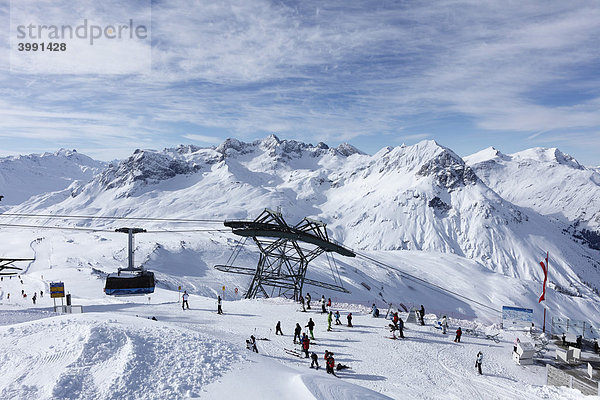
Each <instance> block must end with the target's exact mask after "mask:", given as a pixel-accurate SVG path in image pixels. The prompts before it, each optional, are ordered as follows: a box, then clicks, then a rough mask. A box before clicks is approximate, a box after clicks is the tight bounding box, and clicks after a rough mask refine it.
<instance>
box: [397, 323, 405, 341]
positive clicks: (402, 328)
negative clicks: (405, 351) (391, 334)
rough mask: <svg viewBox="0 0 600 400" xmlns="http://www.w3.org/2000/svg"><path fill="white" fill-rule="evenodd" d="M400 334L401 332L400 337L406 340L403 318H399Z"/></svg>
mask: <svg viewBox="0 0 600 400" xmlns="http://www.w3.org/2000/svg"><path fill="white" fill-rule="evenodd" d="M398 332H400V337H401V338H402V339H404V321H402V318H398Z"/></svg>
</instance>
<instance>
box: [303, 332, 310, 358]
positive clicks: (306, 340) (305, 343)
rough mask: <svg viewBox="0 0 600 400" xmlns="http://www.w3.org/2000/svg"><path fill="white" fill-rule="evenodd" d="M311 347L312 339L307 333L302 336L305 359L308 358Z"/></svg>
mask: <svg viewBox="0 0 600 400" xmlns="http://www.w3.org/2000/svg"><path fill="white" fill-rule="evenodd" d="M309 347H310V339H309V338H308V336H307V335H306V333H304V334H302V351H304V355H305V356H304V358H308V349H309Z"/></svg>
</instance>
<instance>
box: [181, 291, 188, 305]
mask: <svg viewBox="0 0 600 400" xmlns="http://www.w3.org/2000/svg"><path fill="white" fill-rule="evenodd" d="M188 297H190V295H189V294H188V293H187V291H186V290H184V291H183V296H181V298H182V299H183V301H182V303H181V307H182V308H183V309H184V310H185V306H187V308H188V310H189V309H190V305H189V304H188Z"/></svg>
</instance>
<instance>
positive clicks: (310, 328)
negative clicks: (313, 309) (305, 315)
mask: <svg viewBox="0 0 600 400" xmlns="http://www.w3.org/2000/svg"><path fill="white" fill-rule="evenodd" d="M306 327H307V328H308V331H309V332H310V338H311V339H312V340H315V335H313V329H315V323H314V321H313V320H312V318H309V319H308V324H306Z"/></svg>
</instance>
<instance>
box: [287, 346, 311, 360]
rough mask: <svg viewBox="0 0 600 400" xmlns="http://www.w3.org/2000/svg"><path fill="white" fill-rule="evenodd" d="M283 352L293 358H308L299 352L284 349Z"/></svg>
mask: <svg viewBox="0 0 600 400" xmlns="http://www.w3.org/2000/svg"><path fill="white" fill-rule="evenodd" d="M283 351H285V352H286V353H287V354H289V355H291V356H295V357H298V358H306V357H305V355H304V354H302V353H300V352H298V351H297V350H292V349H286V348H284V349H283Z"/></svg>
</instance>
